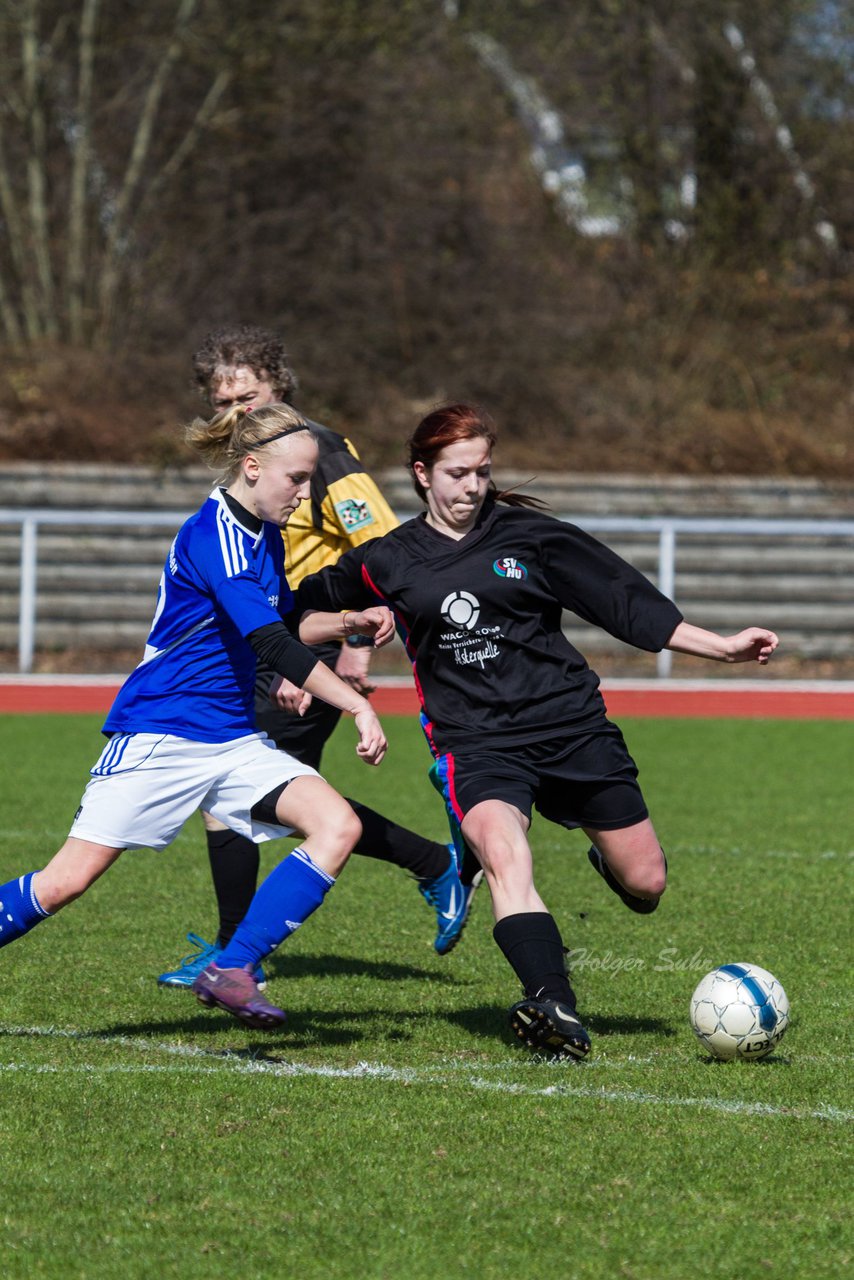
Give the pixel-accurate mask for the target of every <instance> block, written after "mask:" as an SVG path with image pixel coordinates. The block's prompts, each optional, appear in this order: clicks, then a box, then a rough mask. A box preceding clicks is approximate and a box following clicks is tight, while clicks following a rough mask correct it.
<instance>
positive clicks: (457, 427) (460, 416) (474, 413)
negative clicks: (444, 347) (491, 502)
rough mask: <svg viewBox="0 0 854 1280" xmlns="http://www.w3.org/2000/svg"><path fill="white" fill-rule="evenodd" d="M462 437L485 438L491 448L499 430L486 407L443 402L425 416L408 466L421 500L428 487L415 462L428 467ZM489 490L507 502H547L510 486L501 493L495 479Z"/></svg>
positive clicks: (537, 504) (518, 504)
mask: <svg viewBox="0 0 854 1280" xmlns="http://www.w3.org/2000/svg"><path fill="white" fill-rule="evenodd" d="M463 440H485V441H486V443H487V444H488V445H489V448H490V451H491V450H492V449H493V448H494V447H495V445H496V443H497V441H498V432H497V431H496V430H495V423H494V422H493V421H492V418H491V417H490V416H489V414H488V413H486V412H485V411H484V410H483V409H476V408H474V407H473V406H472V405H470V404H446V405H442V406H440V408H438V409H434V410H433V411H432V413H428V414H427V416H426V418H422V419H421V421H420V422H419V424H418V426H417V427H416V428H415V430H414V431H413V433H412V435H411V436H410V437H409V440H408V441H407V449H408V454H409V457H408V466H409V470H410V473H411V474H412V483H413V485H414V487H415V492H416V493H417V494H418V496H419V498H420V499H421V501H422V502H423V501H424V500H425V498H426V491H425V489H424V487H423V485H422V484H421V483H420V482H419V480H418V477H417V476H416V474H415V469H414V468H415V463H416V462H421V463H423V464H424V466H425V467H432V466H433V465H434V463H435V462H436V461H437V459H438V457H439V454H440V453H441V452H442V450H443V449H447V448H448V447H449V446H450V445H452V444H459V443H460V442H461V441H463ZM490 491H491V493H492V494H493V495H494V497H495V501H496V502H506V503H507V504H508V505H509V506H511V507H544V506H546V503H544V502H541V501H540V500H539V499H538V498H527V497H525V496H524V495H523V494H516V493H511V492H510V491H509V490H508V491H506V492H502V493H499V492H498V491H497V490H496V488H495V485H494V484H492V483H490Z"/></svg>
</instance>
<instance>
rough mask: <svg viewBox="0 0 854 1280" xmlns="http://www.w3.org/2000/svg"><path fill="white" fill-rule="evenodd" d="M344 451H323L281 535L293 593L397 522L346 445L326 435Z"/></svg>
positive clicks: (393, 526)
mask: <svg viewBox="0 0 854 1280" xmlns="http://www.w3.org/2000/svg"><path fill="white" fill-rule="evenodd" d="M326 434H327V435H328V437H329V440H330V441H336V442H340V444H341V446H343V448H342V447H334V448H333V447H332V445H330V447H329V448H328V449H324V444H325V443H328V442H327V441H326V440H325V437H324V436H321V437H320V441H319V443H320V450H321V455H320V460H319V462H318V468H317V472H316V473H315V476H314V478H313V480H312V491H311V497H310V498H309V500H308V501H306V502H302V503H300V505H299V507H297V509H296V511H295V512H294V514H293V515H292V516H291V518H290V520H289V521H288V523H287V525H286V526H285V528H284V529H283V531H282V536H283V538H284V540H285V570H286V573H287V578H288V582H289V584H290V586H291V587H293V588H294V589H296V588H297V587H298V586H299V584H300V582H302V580H303V578H305V577H307V576H308V574H310V573H317V571H318V570H319V569H324V568H325V567H326V566H327V565H330V564H335V563H336V561H337V560H338V559H339V558H340V557H341V556H342V555H343V554H344V552H345V551H348V550H349V549H350V548H351V547H357V546H359V545H360V544H361V543H363V542H369V541H370V540H371V539H372V538H381V537H382V536H383V534H385V533H388V532H390V530H392V529H396V528H397V526H398V524H399V523H400V521H399V520H398V518H397V516H396V515H395V514H394V512H393V511H392V509H391V507H390V506H389V504H388V503H387V502H386V500H385V498H384V497H383V495H382V494H381V493H380V490H379V489H378V487H377V484H376V482H375V481H374V480H373V479H372V477H371V476H369V475H368V473H367V472H366V471H364V470H363V469H362V464H361V462H360V461H359V458H358V455H357V454H356V451H355V449H354V448H353V446H352V445H351V444H350V442H349V440H346V441H345V440H344V439H343V437H341V436H336V435H334V433H332V432H327V433H326Z"/></svg>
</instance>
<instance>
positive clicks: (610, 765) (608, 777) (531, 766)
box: [438, 720, 649, 831]
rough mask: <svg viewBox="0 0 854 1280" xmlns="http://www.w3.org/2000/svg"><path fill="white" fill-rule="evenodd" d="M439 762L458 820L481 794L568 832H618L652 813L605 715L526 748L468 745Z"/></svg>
mask: <svg viewBox="0 0 854 1280" xmlns="http://www.w3.org/2000/svg"><path fill="white" fill-rule="evenodd" d="M438 763H439V777H440V778H441V780H442V784H443V789H444V791H445V796H446V799H448V800H449V801H450V804H451V807H452V809H453V810H454V812H455V813H456V814H457V817H458V820H459V821H462V820H463V818H464V817H465V815H466V814H467V813H468V812H469V811H470V810H471V809H473V808H474V806H475V805H476V804H480V803H481V802H482V801H483V800H504V801H506V802H507V803H508V804H512V805H514V806H515V807H516V808H517V809H519V810H520V811H521V812H522V813H523V814H524V815H525V817H526V818H528V819H529V820H530V818H531V815H532V812H533V810H534V809H536V810H537V812H538V813H540V814H542V816H543V817H544V818H547V819H548V820H549V821H550V822H555V823H557V824H558V825H560V826H563V827H566V828H567V829H568V830H573V829H574V828H576V827H586V828H588V829H590V830H593V831H619V830H621V829H622V828H623V827H631V826H634V824H635V823H637V822H642V821H643V820H644V818H647V817H649V810H648V809H647V807H646V804H645V802H644V798H643V794H642V792H641V789H640V787H639V786H638V781H637V773H638V770H637V765H636V764H635V762H634V760H633V759H632V757H631V755H630V754H629V751H628V748H627V747H626V744H625V740H624V739H623V735H622V733H621V732H620V730H619V729H618V727H617V726H616V725H615V724H612V723H611V722H610V721H608V720H605V721H602V722H600V723H598V724H597V725H595V726H594V727H593V728H589V727H588V728H586V729H585V730H584V731H582V732H580V733H578V734H569V733H568V734H567V735H566V736H565V737H558V738H548V739H545V740H543V741H540V742H534V743H528V744H526V745H524V746H514V747H508V748H506V749H502V748H496V747H495V746H494V745H492V746H490V747H488V748H482V749H480V750H477V751H469V750H468V749H465V750H463V751H461V752H459V753H457V752H454V753H451V754H448V755H445V756H441V757H440V758H439V762H438Z"/></svg>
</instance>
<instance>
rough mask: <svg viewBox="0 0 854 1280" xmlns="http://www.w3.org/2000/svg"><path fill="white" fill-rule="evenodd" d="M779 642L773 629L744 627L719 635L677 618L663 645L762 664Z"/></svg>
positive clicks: (700, 655) (694, 653) (702, 655)
mask: <svg viewBox="0 0 854 1280" xmlns="http://www.w3.org/2000/svg"><path fill="white" fill-rule="evenodd" d="M779 643H780V641H779V640H778V638H777V636H776V635H775V633H774V632H773V631H768V630H766V628H765V627H747V628H746V629H745V630H744V631H739V632H738V633H737V634H736V635H733V636H721V635H718V633H717V632H716V631H705V630H704V629H703V628H702V627H695V626H693V625H692V623H690V622H680V623H679V626H678V627H677V628H676V630H675V631H674V632H673V635H672V636H671V637H670V639H669V640H668V642H667V644H666V645H665V646H664V647H665V649H672V650H673V652H674V653H688V654H691V655H692V656H693V657H695V658H711V659H712V661H714V662H758V663H760V665H761V666H764V665H765V664H766V663H767V662H768V661H769V659H770V657H771V655H772V653H773V652H774V650H775V649H776V648H777V645H778V644H779Z"/></svg>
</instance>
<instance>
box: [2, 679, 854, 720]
mask: <svg viewBox="0 0 854 1280" xmlns="http://www.w3.org/2000/svg"><path fill="white" fill-rule="evenodd" d="M120 683H121V682H120V680H118V679H101V680H98V679H92V680H87V679H85V678H82V677H78V678H77V679H67V678H65V677H62V676H57V677H55V678H50V677H49V678H45V677H42V678H38V679H35V680H31V681H28V680H26V679H22V678H18V677H14V678H9V679H7V680H2V681H0V713H2V714H6V715H14V714H23V715H34V714H38V713H39V712H53V713H56V712H84V713H91V714H100V713H102V712H105V711H107V710H108V709H109V707H110V704H111V703H112V700H113V698H114V697H115V694H116V690H117V689H118V688H119V685H120ZM602 692H603V694H604V697H605V702H606V704H607V707H608V713H609V715H611V716H613V717H614V718H615V719H620V718H621V717H622V716H680V717H681V716H720V717H734V718H748V719H756V718H768V719H779V720H851V719H854V682H850V681H839V682H837V683H833V682H831V681H821V682H816V683H810V682H807V681H803V682H785V681H776V682H775V681H773V680H769V681H768V682H767V683H764V684H763V683H761V682H758V681H756V682H754V681H746V680H736V681H733V682H732V683H731V684H728V683H726V682H725V681H723V680H711V681H705V682H696V683H694V682H688V681H676V680H674V681H672V682H666V681H657V680H648V681H643V680H641V681H637V682H632V681H610V682H609V681H604V682H603V685H602ZM372 702H373V704H374V706H375V707H376V709H377V711H378V712H379V714H380V715H416V714H417V713H418V710H419V707H418V699H417V697H416V695H415V690H414V688H413V687H412V685H411V684H410V683H409V682H408V681H403V682H399V681H387V682H384V683H383V684H381V686H380V687H379V688H378V689H377V692H376V693H375V694H374V695H373V697H372Z"/></svg>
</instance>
